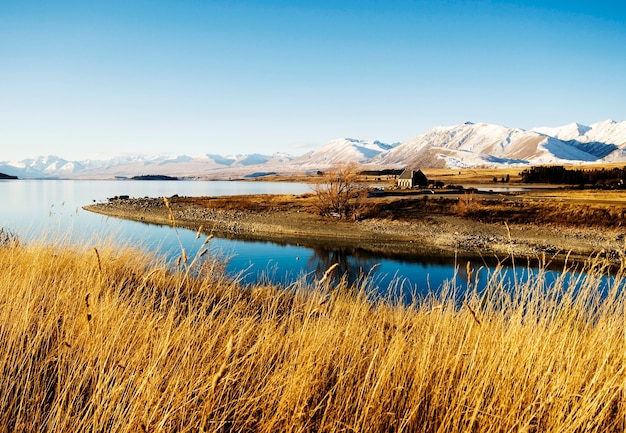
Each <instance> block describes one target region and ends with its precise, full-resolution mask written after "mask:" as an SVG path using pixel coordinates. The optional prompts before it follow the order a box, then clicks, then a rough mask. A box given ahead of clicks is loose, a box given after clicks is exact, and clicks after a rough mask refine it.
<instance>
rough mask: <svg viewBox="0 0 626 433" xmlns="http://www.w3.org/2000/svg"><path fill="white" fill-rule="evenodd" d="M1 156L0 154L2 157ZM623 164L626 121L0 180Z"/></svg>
mask: <svg viewBox="0 0 626 433" xmlns="http://www.w3.org/2000/svg"><path fill="white" fill-rule="evenodd" d="M0 157H1V154H0ZM622 161H623V162H624V163H625V164H626V121H622V122H615V121H612V120H606V121H603V122H598V123H594V124H592V125H590V126H586V125H581V124H578V123H571V124H569V125H565V126H561V127H557V128H548V127H541V128H534V129H531V130H524V129H520V128H509V127H505V126H500V125H493V124H487V123H471V122H466V123H462V124H459V125H453V126H437V127H434V128H431V129H429V130H428V131H426V132H425V133H423V134H421V135H418V136H416V137H414V138H412V139H410V140H407V141H405V142H402V143H396V144H385V143H381V142H380V141H368V140H357V139H352V138H342V139H337V140H332V141H330V142H328V143H326V144H324V145H322V146H320V147H319V148H317V149H315V150H313V151H311V152H309V153H306V154H304V155H301V156H297V157H294V156H290V155H288V154H285V153H276V154H274V155H261V154H251V155H226V156H224V155H216V154H208V153H207V154H203V155H199V156H188V155H178V156H173V155H118V156H116V157H113V158H110V159H107V160H85V161H68V160H65V159H63V158H61V157H58V156H41V157H38V158H35V159H25V160H23V161H19V162H6V161H5V162H1V161H0V173H5V174H8V175H12V176H18V177H20V178H68V179H80V178H84V179H96V178H99V179H111V178H114V177H132V176H137V175H147V174H159V175H168V176H176V177H182V178H188V179H231V178H240V177H245V176H248V175H250V174H252V173H270V172H272V173H274V172H276V173H284V174H291V173H305V172H311V171H315V170H325V169H327V168H328V167H330V166H332V165H335V164H338V163H350V162H354V163H357V164H361V165H363V166H364V167H366V168H368V169H376V168H377V169H384V168H404V167H420V168H429V167H450V168H461V167H502V166H530V165H541V164H578V163H590V162H595V163H602V162H622Z"/></svg>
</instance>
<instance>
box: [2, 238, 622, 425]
mask: <svg viewBox="0 0 626 433" xmlns="http://www.w3.org/2000/svg"><path fill="white" fill-rule="evenodd" d="M94 246H95V248H94ZM181 256H184V254H182V255H181ZM185 262H186V263H187V264H185ZM192 262H193V263H192ZM0 269H2V272H0V370H1V371H2V378H3V380H2V382H0V431H2V432H100V431H102V432H104V431H106V432H142V431H145V432H201V431H206V432H209V431H229V432H278V431H287V432H313V431H316V432H318V431H324V432H338V431H346V432H353V431H360V432H389V431H407V432H408V431H410V432H414V431H417V432H466V431H472V432H510V431H515V432H517V431H525V432H546V431H552V432H555V431H558V432H584V431H601V432H604V431H606V432H609V431H610V432H615V431H624V430H625V428H626V424H625V419H626V400H625V394H624V391H625V388H624V387H625V386H626V382H625V381H626V371H625V369H626V362H625V361H626V359H625V356H626V353H625V349H626V340H625V331H626V329H625V322H624V312H625V311H624V310H625V307H626V305H625V296H626V293H624V290H623V279H622V277H623V271H624V269H622V270H620V271H619V272H618V273H617V275H616V276H615V279H614V280H611V281H612V282H611V283H610V285H609V287H607V288H606V289H605V290H602V289H601V287H602V284H603V281H605V280H603V279H602V277H603V276H604V275H605V269H606V268H605V267H604V265H603V263H602V262H600V261H599V260H594V259H590V261H589V263H588V267H587V270H588V271H589V272H588V273H586V274H581V275H585V276H584V277H583V276H580V277H577V278H578V279H577V280H576V281H571V280H570V277H568V276H567V274H565V273H564V274H563V276H562V278H561V279H559V280H558V281H557V282H556V283H555V284H554V285H551V286H547V285H546V284H545V283H544V280H543V279H542V277H541V273H539V275H538V277H537V278H536V279H535V280H533V281H530V282H528V283H526V284H518V285H516V286H514V287H504V286H503V283H502V281H503V280H502V279H501V278H499V276H498V272H494V274H493V275H492V277H491V279H490V281H489V284H488V288H487V289H486V291H485V292H483V293H476V292H471V291H470V293H469V294H467V295H466V296H464V297H463V298H461V299H458V298H457V297H456V296H455V288H454V287H452V286H447V287H444V289H443V291H442V292H441V293H433V294H432V295H431V296H428V297H427V298H424V299H415V301H414V302H413V303H412V304H411V305H400V304H398V303H396V302H394V299H393V296H392V295H390V296H389V297H388V298H385V299H380V298H378V299H377V298H373V297H372V295H371V293H370V292H369V291H368V283H367V281H364V282H361V283H359V284H357V285H356V286H352V287H347V286H346V285H345V284H341V283H339V284H334V283H329V281H330V280H326V281H324V280H323V281H319V282H317V283H316V284H315V285H313V286H307V285H304V284H303V283H300V284H295V285H294V286H292V287H289V288H287V289H285V290H281V289H278V288H275V287H268V286H253V287H241V286H240V285H238V284H237V282H236V281H233V280H232V279H229V278H227V277H226V276H225V275H224V273H223V269H222V265H221V264H220V263H219V262H215V261H213V260H212V259H211V258H210V257H209V256H208V255H205V256H203V257H196V258H187V259H186V261H185V258H184V257H183V258H182V259H181V263H180V265H179V266H178V267H177V268H175V269H170V268H169V267H168V266H166V265H165V264H164V263H163V262H162V261H161V260H160V259H158V258H155V257H153V256H150V255H149V254H146V253H144V252H142V251H137V250H134V249H132V248H128V247H117V246H115V245H110V244H108V243H106V242H96V243H95V244H93V245H90V246H89V247H87V246H76V245H68V244H61V245H56V246H54V245H51V244H37V243H36V242H31V243H30V244H28V245H24V244H19V242H13V241H10V242H4V243H3V245H2V246H1V247H0ZM392 292H393V290H392Z"/></svg>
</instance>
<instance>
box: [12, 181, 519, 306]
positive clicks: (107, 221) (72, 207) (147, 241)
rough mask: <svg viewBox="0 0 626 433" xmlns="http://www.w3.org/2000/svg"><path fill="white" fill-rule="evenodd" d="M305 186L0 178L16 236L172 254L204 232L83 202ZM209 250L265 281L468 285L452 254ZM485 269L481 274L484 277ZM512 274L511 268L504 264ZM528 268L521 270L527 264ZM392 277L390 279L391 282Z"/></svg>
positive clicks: (196, 244)
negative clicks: (95, 209)
mask: <svg viewBox="0 0 626 433" xmlns="http://www.w3.org/2000/svg"><path fill="white" fill-rule="evenodd" d="M305 192H310V187H309V185H306V184H299V183H274V182H236V181H233V182H216V181H207V182H201V181H170V182H168V181H113V180H111V181H91V180H82V181H71V180H19V181H0V197H1V198H2V208H1V210H0V228H6V229H9V230H11V231H14V232H16V233H17V234H18V235H19V236H20V237H21V238H24V239H27V240H28V239H29V238H32V237H41V236H42V235H43V234H45V235H47V236H50V237H51V238H54V236H57V235H59V234H61V235H62V236H63V237H67V238H69V239H71V240H73V241H77V242H81V243H85V242H87V243H88V244H93V245H94V246H97V245H98V243H99V242H101V240H102V239H103V238H109V237H112V238H113V239H115V240H117V241H118V242H120V243H131V244H138V245H141V246H142V247H145V248H147V249H149V250H153V251H156V252H158V253H159V254H162V255H165V256H166V257H168V258H169V259H172V260H173V259H175V258H176V257H177V256H178V255H180V244H179V239H180V240H181V241H182V243H183V245H184V247H185V249H186V250H187V252H188V254H189V255H190V256H193V255H194V254H195V253H196V251H197V250H198V248H201V246H202V245H201V244H202V242H203V240H204V239H203V238H201V239H200V240H196V234H195V233H194V232H191V231H187V230H179V231H178V236H177V235H176V233H175V232H174V230H173V229H172V228H170V227H163V226H155V225H148V224H142V223H137V222H133V221H125V220H120V219H116V218H110V217H106V216H102V215H98V214H94V213H91V212H87V211H84V210H83V209H82V206H84V205H86V204H90V203H93V202H101V201H106V200H107V199H108V198H109V197H113V196H116V195H130V196H131V197H146V196H148V197H161V196H172V195H174V194H178V195H180V196H202V195H236V194H255V193H293V194H301V193H305ZM210 251H211V254H213V255H214V256H218V257H220V258H224V259H227V270H228V272H229V273H231V274H233V275H237V277H238V278H240V279H241V280H242V281H244V282H246V283H252V282H255V281H259V280H268V281H271V282H274V283H280V284H283V285H288V284H290V283H291V282H293V281H295V280H297V279H300V278H308V279H313V278H316V277H319V276H320V275H321V274H323V272H324V271H325V270H326V269H328V268H329V267H330V266H331V265H332V264H333V263H339V264H340V268H339V269H340V272H339V273H340V274H342V275H347V276H348V278H350V279H351V280H354V279H356V278H358V277H359V276H360V275H363V274H368V275H370V277H371V279H372V280H373V281H374V284H375V285H376V286H378V287H379V288H380V290H381V291H386V290H388V289H389V287H390V285H391V286H393V287H394V288H395V289H394V290H398V291H401V292H402V293H404V294H406V293H409V292H417V293H421V294H424V293H426V292H428V291H436V290H438V289H439V288H440V287H441V285H442V284H443V282H444V281H445V280H451V281H453V282H454V283H455V284H457V285H458V286H459V287H460V288H463V287H464V286H465V284H466V283H465V281H464V279H463V270H464V269H465V262H463V263H462V265H461V266H460V269H461V271H460V272H459V273H458V275H456V272H455V269H456V266H455V264H454V260H453V259H447V260H443V259H435V258H415V257H412V258H408V257H407V258H401V259H398V258H393V259H391V258H384V257H378V256H373V255H371V254H365V253H363V252H362V251H359V250H356V249H349V248H341V249H338V248H333V247H332V246H328V247H326V248H318V249H309V248H303V247H301V246H298V245H279V244H274V243H269V242H246V241H236V240H226V239H218V238H214V239H212V240H211V242H210ZM488 272H489V270H488V269H486V268H483V269H482V271H480V274H479V277H480V279H481V280H486V278H487V276H488ZM508 272H509V273H510V272H511V271H508ZM524 272H526V271H524ZM392 282H394V284H391V283H392Z"/></svg>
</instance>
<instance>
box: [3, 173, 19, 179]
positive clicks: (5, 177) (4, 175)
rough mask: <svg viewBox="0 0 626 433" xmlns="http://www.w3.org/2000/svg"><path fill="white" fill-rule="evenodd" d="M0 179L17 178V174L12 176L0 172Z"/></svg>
mask: <svg viewBox="0 0 626 433" xmlns="http://www.w3.org/2000/svg"><path fill="white" fill-rule="evenodd" d="M0 179H13V180H15V179H17V176H10V175H8V174H4V173H0Z"/></svg>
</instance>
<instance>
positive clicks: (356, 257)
mask: <svg viewBox="0 0 626 433" xmlns="http://www.w3.org/2000/svg"><path fill="white" fill-rule="evenodd" d="M312 250H313V255H312V256H311V258H310V259H309V262H308V265H309V266H308V269H312V270H313V277H314V278H315V279H316V280H319V279H320V278H322V277H323V276H324V273H325V272H326V270H327V269H328V268H330V267H331V266H332V265H334V264H335V263H337V264H338V265H339V266H338V267H337V269H335V271H334V272H333V273H332V281H334V282H338V281H339V280H340V279H341V278H344V277H345V278H346V279H347V282H348V284H352V283H354V282H356V281H358V280H359V278H361V277H362V276H363V275H364V274H365V275H367V274H369V273H370V272H371V271H373V270H374V269H375V265H376V263H378V262H379V261H380V258H379V259H376V258H375V257H373V256H372V255H371V254H366V253H364V251H362V250H359V249H358V248H350V247H338V248H331V247H324V246H317V247H314V248H312ZM374 272H375V271H374Z"/></svg>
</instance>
